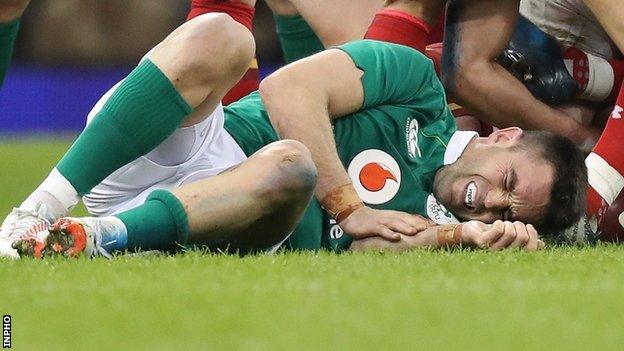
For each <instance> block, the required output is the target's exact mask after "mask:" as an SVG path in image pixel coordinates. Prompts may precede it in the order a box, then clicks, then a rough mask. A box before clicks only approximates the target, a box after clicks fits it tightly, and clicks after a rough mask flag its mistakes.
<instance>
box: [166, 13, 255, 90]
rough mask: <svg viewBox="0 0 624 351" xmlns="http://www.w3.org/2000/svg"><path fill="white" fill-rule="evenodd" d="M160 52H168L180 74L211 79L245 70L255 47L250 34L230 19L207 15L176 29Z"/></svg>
mask: <svg viewBox="0 0 624 351" xmlns="http://www.w3.org/2000/svg"><path fill="white" fill-rule="evenodd" d="M158 49H160V50H161V51H168V52H169V55H168V56H170V57H171V58H172V59H175V61H173V62H172V63H174V64H175V66H177V67H178V69H179V70H180V73H181V74H188V75H191V76H193V77H196V78H197V79H202V78H203V79H211V78H214V77H216V76H220V75H224V74H231V73H232V72H238V71H241V70H243V69H246V68H247V67H248V66H249V63H250V62H251V60H252V59H253V57H254V54H255V43H254V39H253V35H252V34H251V32H250V31H249V30H248V29H247V28H246V27H245V26H243V25H242V24H240V23H238V22H236V21H234V19H232V17H230V16H229V15H227V14H225V13H207V14H203V15H200V16H197V17H195V18H193V19H192V20H190V21H188V22H186V23H185V24H183V25H182V26H181V27H179V28H178V29H176V30H175V31H174V32H173V33H172V34H171V35H170V36H169V37H168V38H167V39H165V41H164V42H163V45H162V47H161V48H158V47H157V50H158ZM155 54H159V55H162V53H157V52H155Z"/></svg>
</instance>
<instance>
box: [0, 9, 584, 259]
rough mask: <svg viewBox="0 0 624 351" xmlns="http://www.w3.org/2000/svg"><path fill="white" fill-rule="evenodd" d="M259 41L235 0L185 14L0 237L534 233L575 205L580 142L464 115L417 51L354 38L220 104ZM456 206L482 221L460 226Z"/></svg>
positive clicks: (155, 240) (340, 245)
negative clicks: (487, 129) (75, 214)
mask: <svg viewBox="0 0 624 351" xmlns="http://www.w3.org/2000/svg"><path fill="white" fill-rule="evenodd" d="M253 47H254V45H253V38H252V36H251V33H250V32H249V31H248V30H247V29H246V28H245V27H243V26H241V25H239V24H237V23H235V22H234V21H233V20H232V19H231V18H230V17H229V16H227V15H223V14H208V15H203V16H199V17H197V18H195V19H193V20H191V21H189V22H187V23H185V24H184V25H182V26H181V27H180V28H178V29H176V30H175V31H174V32H173V33H172V34H171V35H170V36H169V37H167V38H166V39H165V40H164V41H163V42H162V43H160V44H159V45H157V46H156V47H155V48H154V49H153V50H152V52H151V53H150V54H149V55H148V56H147V57H146V58H145V59H144V60H143V61H142V62H141V63H140V64H139V65H138V66H137V68H135V70H134V71H133V72H131V73H130V75H129V76H128V77H126V79H125V80H124V81H122V82H120V83H119V84H117V85H116V86H115V87H113V88H112V89H111V90H110V91H109V92H108V93H107V94H105V95H104V97H103V98H102V99H101V100H100V101H99V102H98V103H97V104H96V106H95V107H94V109H93V111H92V112H91V113H90V115H89V117H90V119H91V122H90V124H89V125H88V126H87V127H86V129H85V130H84V131H83V133H82V134H81V135H80V137H79V138H78V140H77V141H76V142H75V143H74V145H73V146H72V147H71V148H70V150H69V151H68V152H67V153H66V154H65V156H64V157H63V158H62V159H61V161H60V162H59V163H58V164H57V166H56V167H55V168H54V169H53V170H52V172H51V173H50V175H49V176H48V178H46V180H45V181H44V182H43V183H42V184H41V185H40V186H39V187H38V188H37V189H36V190H35V191H34V192H33V193H32V194H31V195H30V196H29V197H28V198H27V199H26V200H25V201H24V203H22V205H20V207H19V208H17V209H15V210H14V211H13V212H12V213H11V214H10V215H9V216H8V217H7V219H6V220H5V222H4V223H3V225H2V229H1V231H0V252H2V254H4V255H7V256H11V257H18V251H17V250H15V249H14V248H13V247H16V248H18V249H19V252H21V253H22V254H26V255H35V256H40V255H47V254H52V253H64V254H66V255H69V256H74V255H78V254H80V253H84V254H85V255H87V256H92V255H95V254H97V253H103V254H106V253H110V252H115V251H123V250H136V249H144V250H151V249H160V250H167V249H170V248H174V247H176V245H189V246H196V245H200V246H208V247H212V248H224V247H229V248H230V249H234V250H238V251H240V252H249V251H256V250H269V249H271V248H274V247H277V246H279V245H280V244H281V243H282V242H283V241H284V239H285V238H287V237H288V235H289V233H291V232H292V231H293V230H295V232H294V233H293V236H292V237H291V240H289V243H288V246H289V247H290V248H293V249H299V248H312V249H318V248H321V247H325V248H330V249H333V250H342V249H346V248H348V247H349V246H353V248H355V249H358V248H366V247H388V248H390V249H406V248H409V247H415V246H429V247H437V246H453V245H457V244H459V243H465V244H467V245H473V246H478V247H484V248H492V249H500V248H505V247H521V248H525V249H528V250H533V249H537V248H539V247H540V246H541V242H540V241H539V240H538V237H537V232H536V230H535V228H534V227H533V226H532V225H531V224H525V223H533V224H534V225H536V226H537V227H538V228H541V229H542V230H544V231H546V232H548V231H551V230H558V229H562V228H564V227H566V226H568V225H570V224H571V223H572V222H574V221H575V220H578V217H579V215H580V213H581V211H582V204H583V201H584V191H583V189H584V186H585V183H586V174H585V167H584V164H583V157H582V154H581V153H580V151H579V150H578V149H577V148H576V147H575V146H574V145H573V144H572V143H571V142H570V141H569V140H567V139H565V138H563V137H558V136H553V135H551V134H547V133H535V132H523V131H522V130H520V129H518V128H508V129H503V130H500V131H498V132H496V133H493V134H492V135H491V136H490V137H488V138H477V137H476V136H475V134H473V133H470V132H468V133H465V132H456V131H455V124H454V119H453V116H452V115H451V113H450V111H449V110H448V107H447V104H446V101H445V98H444V91H443V89H442V86H441V83H440V81H439V80H438V79H437V77H436V75H435V72H434V70H433V66H432V63H431V61H430V60H429V59H427V58H425V57H424V56H423V55H422V54H420V53H419V52H417V51H415V50H413V49H411V48H408V47H405V46H400V45H395V44H388V43H383V42H377V41H358V42H353V43H349V44H346V45H344V46H341V47H339V48H335V49H330V50H327V51H324V52H322V53H319V54H317V55H314V56H312V57H309V58H306V59H303V60H300V61H297V62H295V63H293V64H291V65H289V66H286V67H284V68H282V69H281V70H279V71H278V72H276V73H274V74H273V75H272V76H270V77H269V78H267V79H266V80H265V81H264V82H263V83H262V85H261V88H260V93H259V94H258V93H255V94H252V95H250V96H248V97H246V98H244V99H242V100H241V101H239V102H237V103H235V104H233V105H230V106H228V108H226V109H225V111H224V110H223V109H222V108H221V105H220V100H221V98H222V96H223V95H224V94H225V92H227V91H228V89H229V88H230V87H231V86H232V85H233V84H234V83H235V82H236V81H237V80H238V79H239V78H240V76H241V75H242V74H243V73H244V72H245V70H246V69H247V64H248V62H249V60H250V59H251V56H252V55H253ZM279 139H293V140H282V141H278V140H279ZM295 140H296V141H295ZM561 155H566V156H567V157H560V156H561ZM248 156H249V158H248ZM317 171H318V177H317ZM432 193H433V194H435V196H434V195H433V194H432ZM313 194H314V195H315V196H316V199H319V200H318V201H317V200H313V201H312V203H310V197H311V196H312V195H313ZM80 196H84V198H83V199H84V203H85V204H86V206H87V208H88V209H89V211H90V212H91V213H92V214H94V215H95V216H97V217H89V218H81V219H68V218H64V219H60V220H59V221H57V222H56V223H55V224H54V225H53V226H52V230H51V234H50V235H48V232H47V231H46V230H45V229H46V228H47V227H48V226H49V224H50V223H52V222H54V221H56V220H57V219H59V218H60V217H63V216H66V215H67V214H68V212H69V210H70V209H71V207H72V206H74V205H75V204H76V203H77V201H78V200H79V197H80ZM436 198H437V199H439V200H440V202H441V204H440V203H438V201H437V200H436ZM321 206H322V207H321ZM444 206H446V207H447V208H448V209H449V210H450V211H451V212H453V213H454V214H455V215H457V216H458V217H459V218H461V219H464V220H470V222H467V223H464V224H463V225H460V226H458V225H457V223H456V220H455V218H454V217H453V216H452V215H451V214H450V213H448V211H446V210H445V209H444ZM306 208H307V209H306ZM304 212H305V213H304ZM414 214H420V215H422V216H428V217H430V219H432V220H435V221H436V222H437V225H433V223H431V221H429V220H427V219H425V218H423V217H421V216H418V215H414ZM302 216H303V219H302ZM497 220H505V221H504V222H503V221H499V222H495V221H497ZM449 223H451V224H449ZM485 223H494V225H493V226H492V227H491V228H490V227H488V226H486V224H485ZM337 225H339V226H340V228H338V226H337ZM342 231H344V233H346V234H348V235H341V233H342ZM371 237H377V239H370V238H371ZM365 238H369V239H367V240H366V241H365V242H362V243H361V244H360V243H358V244H355V245H351V240H352V239H355V240H361V239H365Z"/></svg>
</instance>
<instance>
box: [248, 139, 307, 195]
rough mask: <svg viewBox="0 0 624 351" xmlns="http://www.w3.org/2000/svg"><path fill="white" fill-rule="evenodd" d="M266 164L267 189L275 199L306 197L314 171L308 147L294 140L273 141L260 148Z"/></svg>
mask: <svg viewBox="0 0 624 351" xmlns="http://www.w3.org/2000/svg"><path fill="white" fill-rule="evenodd" d="M259 156H261V157H264V158H265V162H266V163H265V164H266V166H267V167H268V169H267V172H266V173H265V174H266V175H267V179H266V181H267V185H268V186H267V189H270V190H271V191H273V194H272V195H276V194H278V193H279V194H281V195H283V196H278V198H284V199H285V198H290V197H292V196H302V195H303V196H309V195H310V194H311V193H312V192H313V191H314V187H315V186H316V178H317V171H316V166H315V165H314V161H313V160H312V155H311V154H310V151H309V150H308V148H307V147H306V146H305V145H303V144H302V143H300V142H298V141H296V140H281V141H278V142H274V143H272V144H270V145H268V146H267V147H265V149H263V150H261V151H260V155H259Z"/></svg>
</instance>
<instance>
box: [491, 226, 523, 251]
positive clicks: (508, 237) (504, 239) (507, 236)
mask: <svg viewBox="0 0 624 351" xmlns="http://www.w3.org/2000/svg"><path fill="white" fill-rule="evenodd" d="M516 237H517V233H516V228H515V227H514V224H513V223H511V222H507V221H505V222H503V233H502V235H501V236H500V237H499V238H498V239H497V240H496V241H493V242H491V244H490V249H491V250H492V251H498V250H502V249H504V248H507V247H509V246H510V245H511V243H513V242H514V240H516Z"/></svg>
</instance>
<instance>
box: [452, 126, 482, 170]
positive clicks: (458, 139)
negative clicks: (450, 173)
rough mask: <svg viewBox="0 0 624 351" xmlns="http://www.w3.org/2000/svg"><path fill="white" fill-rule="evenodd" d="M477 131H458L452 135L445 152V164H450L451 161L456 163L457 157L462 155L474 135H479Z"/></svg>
mask: <svg viewBox="0 0 624 351" xmlns="http://www.w3.org/2000/svg"><path fill="white" fill-rule="evenodd" d="M478 135H479V134H478V133H477V132H473V131H460V130H458V131H456V132H455V133H453V135H452V136H451V140H449V143H448V146H447V147H446V151H445V152H444V165H445V166H446V165H450V164H451V163H455V161H457V159H458V158H459V157H460V156H461V155H462V153H463V152H464V150H465V149H466V146H468V143H469V142H470V140H472V139H473V138H474V137H476V136H478Z"/></svg>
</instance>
